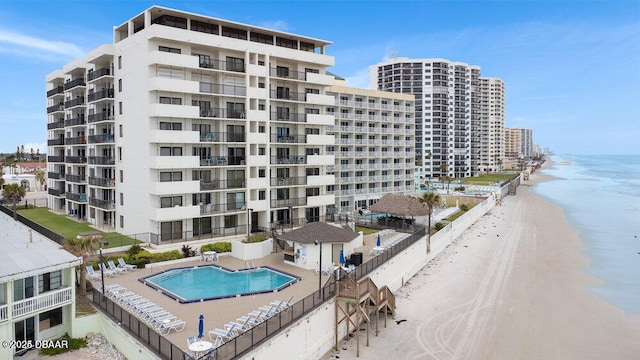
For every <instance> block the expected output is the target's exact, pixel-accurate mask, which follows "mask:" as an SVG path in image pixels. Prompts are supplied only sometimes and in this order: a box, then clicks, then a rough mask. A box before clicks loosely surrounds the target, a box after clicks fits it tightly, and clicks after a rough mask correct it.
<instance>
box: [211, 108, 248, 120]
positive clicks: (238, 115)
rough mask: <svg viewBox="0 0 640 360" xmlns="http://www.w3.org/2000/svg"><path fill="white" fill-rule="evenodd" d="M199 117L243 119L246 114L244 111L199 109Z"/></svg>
mask: <svg viewBox="0 0 640 360" xmlns="http://www.w3.org/2000/svg"><path fill="white" fill-rule="evenodd" d="M200 117H211V118H226V119H245V118H246V117H247V114H246V112H245V111H244V110H229V109H225V108H201V109H200Z"/></svg>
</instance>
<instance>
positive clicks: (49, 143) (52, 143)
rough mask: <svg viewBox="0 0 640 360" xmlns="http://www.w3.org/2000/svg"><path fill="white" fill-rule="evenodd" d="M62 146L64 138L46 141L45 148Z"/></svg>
mask: <svg viewBox="0 0 640 360" xmlns="http://www.w3.org/2000/svg"><path fill="white" fill-rule="evenodd" d="M56 145H64V138H58V139H51V140H47V146H56Z"/></svg>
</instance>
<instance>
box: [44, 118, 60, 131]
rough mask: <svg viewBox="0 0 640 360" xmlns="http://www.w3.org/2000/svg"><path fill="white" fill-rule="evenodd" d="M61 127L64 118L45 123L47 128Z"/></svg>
mask: <svg viewBox="0 0 640 360" xmlns="http://www.w3.org/2000/svg"><path fill="white" fill-rule="evenodd" d="M62 128H64V120H60V121H56V122H52V123H48V124H47V130H54V129H62Z"/></svg>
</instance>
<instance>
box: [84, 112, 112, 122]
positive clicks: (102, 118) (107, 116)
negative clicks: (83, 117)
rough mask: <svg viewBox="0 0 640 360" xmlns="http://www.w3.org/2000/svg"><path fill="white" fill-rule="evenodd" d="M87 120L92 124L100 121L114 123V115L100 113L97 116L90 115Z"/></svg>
mask: <svg viewBox="0 0 640 360" xmlns="http://www.w3.org/2000/svg"><path fill="white" fill-rule="evenodd" d="M87 120H88V121H89V122H90V123H92V122H98V121H113V115H112V114H111V111H105V112H100V113H96V114H89V115H88V116H87Z"/></svg>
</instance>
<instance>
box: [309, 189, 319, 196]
mask: <svg viewBox="0 0 640 360" xmlns="http://www.w3.org/2000/svg"><path fill="white" fill-rule="evenodd" d="M318 195H320V188H307V196H318Z"/></svg>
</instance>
